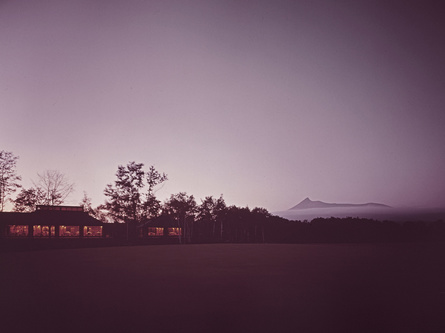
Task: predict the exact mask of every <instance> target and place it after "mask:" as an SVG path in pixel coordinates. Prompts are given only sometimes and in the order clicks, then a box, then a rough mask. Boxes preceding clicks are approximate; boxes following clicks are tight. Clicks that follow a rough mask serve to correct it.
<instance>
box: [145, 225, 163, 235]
mask: <svg viewBox="0 0 445 333" xmlns="http://www.w3.org/2000/svg"><path fill="white" fill-rule="evenodd" d="M148 236H150V237H159V236H164V228H159V227H149V228H148Z"/></svg>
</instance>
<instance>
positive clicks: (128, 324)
mask: <svg viewBox="0 0 445 333" xmlns="http://www.w3.org/2000/svg"><path fill="white" fill-rule="evenodd" d="M444 250H445V247H444V246H443V245H437V244H436V245H434V244H433V245H432V244H389V245H382V244H378V245H376V244H362V245H351V244H348V245H282V244H281V245H278V244H276V245H275V244H246V245H244V244H211V245H165V246H145V247H115V248H95V249H73V250H49V251H35V252H21V253H18V252H17V253H2V254H0V267H1V271H0V291H1V298H0V315H1V318H2V319H1V326H0V329H1V331H3V332H25V331H28V332H444V331H445V326H444V322H443V320H442V317H444V313H445V259H444V256H443V254H444V253H445V252H444Z"/></svg>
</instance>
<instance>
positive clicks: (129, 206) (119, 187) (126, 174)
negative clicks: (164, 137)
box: [104, 162, 144, 223]
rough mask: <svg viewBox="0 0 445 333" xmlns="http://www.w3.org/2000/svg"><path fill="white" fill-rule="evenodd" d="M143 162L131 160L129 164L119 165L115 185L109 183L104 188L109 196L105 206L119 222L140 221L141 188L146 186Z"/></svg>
mask: <svg viewBox="0 0 445 333" xmlns="http://www.w3.org/2000/svg"><path fill="white" fill-rule="evenodd" d="M143 166H144V164H143V163H136V162H130V163H128V164H127V166H125V167H124V166H122V165H119V166H118V169H117V172H116V177H117V180H116V181H115V182H114V186H113V185H111V184H108V185H107V187H106V188H105V190H104V194H105V196H107V197H108V198H109V200H108V201H106V202H105V208H106V209H107V210H108V212H109V214H110V215H111V216H112V218H113V219H114V220H116V221H118V222H125V223H129V222H139V221H140V215H141V214H140V213H141V211H140V208H141V207H140V206H141V193H140V191H141V188H142V187H143V186H144V171H143V170H142V167H143Z"/></svg>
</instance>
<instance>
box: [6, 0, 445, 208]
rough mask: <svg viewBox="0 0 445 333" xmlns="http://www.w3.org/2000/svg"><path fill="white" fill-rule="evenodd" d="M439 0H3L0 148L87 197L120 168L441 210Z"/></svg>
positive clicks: (236, 187) (189, 181)
mask: <svg viewBox="0 0 445 333" xmlns="http://www.w3.org/2000/svg"><path fill="white" fill-rule="evenodd" d="M434 3H435V2H432V1H422V2H416V1H378V2H367V3H361V4H360V3H359V2H357V1H335V2H333V1H235V0H234V1H207V0H206V1H168V2H167V1H130V0H125V1H117V0H114V1H111V0H110V1H90V0H88V1H61V0H34V1H0V45H1V47H0V116H1V117H0V124H1V126H0V127H1V130H0V149H4V150H6V151H12V152H13V153H14V154H15V155H19V156H20V160H19V162H18V173H19V174H20V175H22V177H23V182H22V184H23V185H24V186H25V187H29V186H31V185H32V182H31V180H32V179H36V174H37V173H38V172H42V171H43V170H46V169H57V170H59V171H61V172H63V173H65V174H66V175H67V176H68V177H69V178H70V180H72V181H73V182H75V183H76V192H75V193H74V194H73V195H72V196H71V197H70V200H69V202H67V204H77V203H79V202H80V199H81V198H82V196H83V191H86V192H87V193H88V195H89V196H91V197H92V199H93V203H94V204H96V205H97V204H100V203H102V202H103V201H104V199H105V197H104V196H103V190H104V188H105V186H106V184H107V183H111V182H113V181H114V179H115V177H114V174H115V172H116V170H117V166H118V165H124V164H126V163H127V162H129V161H136V162H143V163H145V164H146V165H147V166H148V165H152V164H153V165H155V167H156V168H157V169H158V170H160V171H161V172H165V173H167V174H168V175H169V181H168V182H167V183H166V185H165V186H164V187H163V188H162V189H161V190H160V191H159V192H158V195H159V197H160V198H161V199H163V198H166V197H168V196H169V195H170V194H173V193H177V192H179V191H186V192H188V193H189V194H193V195H195V197H196V198H198V199H199V198H204V196H207V195H214V196H219V195H220V194H224V198H225V199H226V202H227V203H228V204H236V205H239V206H246V205H248V206H249V207H251V208H253V207H255V206H261V207H264V208H267V209H268V210H270V211H279V210H284V209H287V208H289V207H292V206H293V205H295V204H297V203H298V202H299V201H301V200H302V199H304V198H305V197H308V196H309V197H311V198H312V199H314V200H322V201H327V202H348V203H364V202H381V203H384V204H388V205H391V206H442V207H443V197H444V196H445V177H443V170H445V154H444V153H443V147H444V146H445V131H444V128H445V115H444V106H445V95H444V93H443V92H444V91H445V89H444V88H445V62H444V61H443V59H445V45H444V41H445V23H444V21H443V11H442V10H441V8H440V7H439V6H435V5H434Z"/></svg>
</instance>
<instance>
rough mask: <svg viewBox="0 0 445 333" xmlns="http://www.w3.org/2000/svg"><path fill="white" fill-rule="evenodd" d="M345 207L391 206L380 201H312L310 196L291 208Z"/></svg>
mask: <svg viewBox="0 0 445 333" xmlns="http://www.w3.org/2000/svg"><path fill="white" fill-rule="evenodd" d="M336 207H337V208H344V207H362V208H391V207H390V206H388V205H384V204H380V203H374V202H369V203H364V204H349V203H340V204H339V203H326V202H323V201H312V200H311V199H309V198H306V199H304V200H303V201H301V202H300V203H299V204H298V205H295V206H294V207H292V208H290V210H293V209H308V208H336Z"/></svg>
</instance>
